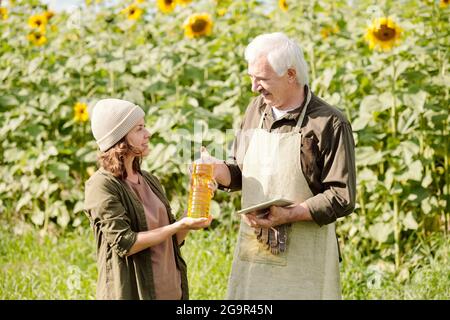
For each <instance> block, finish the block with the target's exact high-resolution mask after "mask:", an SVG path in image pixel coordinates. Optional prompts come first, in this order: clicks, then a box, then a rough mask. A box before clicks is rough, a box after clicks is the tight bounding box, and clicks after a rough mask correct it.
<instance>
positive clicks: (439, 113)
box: [0, 0, 450, 299]
mask: <svg viewBox="0 0 450 320" xmlns="http://www.w3.org/2000/svg"><path fill="white" fill-rule="evenodd" d="M449 13H450V9H449V1H446V0H397V1H394V0H392V1H390V0H382V1H369V0H359V1H358V0H334V1H333V0H321V1H319V0H285V1H283V0H279V1H277V0H248V1H233V0H123V1H99V0H90V1H87V0H86V1H85V3H84V4H83V5H80V6H79V7H78V8H76V9H74V10H72V11H70V12H66V11H62V12H57V11H52V9H51V8H50V7H48V6H47V5H45V4H44V3H42V2H41V1H39V0H15V1H12V0H10V1H0V39H1V43H0V92H1V94H0V137H1V139H0V142H1V143H0V164H1V165H0V221H1V225H2V228H1V229H0V239H1V242H2V244H1V246H0V266H1V267H0V283H1V284H0V299H17V298H20V299H22V298H23V299H33V298H41V299H42V298H44V299H48V298H52V299H54V298H56V299H91V298H93V297H94V296H95V277H96V273H95V248H94V246H93V239H92V236H91V235H90V233H89V222H88V220H87V218H86V216H85V214H84V213H83V199H84V182H85V181H86V180H87V179H88V178H89V176H90V175H92V173H93V172H94V171H95V170H96V168H97V164H96V157H97V146H96V144H95V142H94V139H93V136H92V134H91V131H90V124H89V111H90V108H91V107H92V106H93V105H94V104H95V102H96V101H98V100H99V99H102V98H107V97H115V98H120V99H126V100H130V101H132V102H134V103H136V104H138V105H140V106H142V107H143V109H144V110H145V112H146V114H147V116H146V122H147V127H148V129H149V131H150V132H151V134H152V137H151V140H150V144H151V147H150V149H151V151H150V155H149V157H147V158H146V159H145V160H144V162H143V168H144V169H146V170H150V171H152V172H153V173H154V174H155V175H156V176H158V177H159V178H160V180H161V183H162V185H163V186H164V187H165V189H166V192H167V195H168V197H169V200H170V201H171V205H172V207H173V209H174V212H176V213H177V214H178V215H180V214H181V213H182V212H183V211H184V210H185V209H186V207H187V193H188V179H189V177H188V169H187V168H188V165H189V163H190V161H192V160H194V159H195V158H196V157H197V156H198V151H199V149H200V146H201V145H204V146H206V147H207V149H208V150H210V151H211V153H212V154H213V155H215V156H217V157H221V158H225V157H226V156H227V155H228V153H229V149H230V145H231V143H232V140H233V129H236V128H238V126H239V123H240V120H241V119H242V116H243V113H244V111H245V109H246V107H247V105H248V103H249V102H250V100H251V98H252V97H253V96H254V95H253V93H252V92H251V85H250V79H249V77H248V75H247V65H246V62H245V60H244V58H243V52H244V49H245V47H246V45H247V44H248V43H249V42H250V41H251V40H252V39H253V38H254V37H255V36H257V35H258V34H261V33H269V32H275V31H282V32H284V33H286V34H287V35H288V36H290V37H292V38H293V39H295V40H297V41H298V43H299V44H300V45H301V47H302V48H303V51H304V54H305V58H306V61H307V63H308V65H309V69H310V73H309V76H310V79H311V80H310V87H311V89H312V91H313V92H314V93H315V94H316V95H318V96H319V97H321V98H323V99H324V100H325V101H327V102H328V103H329V104H331V105H334V106H336V107H337V108H338V109H340V110H341V111H343V112H344V114H345V115H346V116H347V118H348V119H349V120H350V122H351V124H352V128H353V131H354V138H355V141H356V162H357V186H358V189H357V207H356V209H355V212H354V213H353V214H351V215H349V216H348V217H345V218H343V219H340V220H338V223H337V226H338V237H339V242H340V245H341V250H342V252H343V259H344V260H343V262H342V264H341V267H342V286H343V294H344V298H346V299H373V298H386V297H387V298H392V299H396V298H398V299H408V298H419V299H427V298H434V299H448V297H450V282H449V280H448V279H449V278H450V267H449V265H450V263H449V261H448V258H449V244H450V242H449V238H448V232H449V231H450V226H449V218H450V216H449V212H450V210H449V200H450V199H449V194H450V181H449V120H450V116H449V109H450V108H449V98H450V97H449V82H450V75H449V65H450V64H449V61H450V59H449V48H450V37H449V20H450V15H449ZM212 207H213V215H214V217H215V220H214V221H213V224H212V225H211V227H210V228H208V229H207V230H203V231H199V232H194V233H192V234H191V235H190V239H189V241H187V243H186V246H185V248H184V249H183V250H184V251H183V254H184V255H185V257H186V260H187V263H188V268H189V269H188V272H189V273H188V274H189V278H190V281H191V296H192V298H193V299H222V298H224V295H225V290H226V285H227V276H228V273H229V270H230V264H231V259H232V253H233V250H234V245H235V241H236V234H237V226H238V222H239V221H238V219H237V218H236V217H235V214H234V212H235V211H236V210H237V209H240V193H225V192H216V194H215V197H214V200H213V205H212ZM86 230H87V231H86ZM19 243H20V244H22V245H18V244H19ZM37 244H40V245H41V246H44V247H45V246H46V245H47V246H48V247H49V248H53V247H54V246H55V244H57V245H58V244H61V245H60V246H59V249H58V251H56V253H55V254H59V257H60V258H61V259H60V260H61V261H59V262H58V259H56V258H52V259H50V258H49V257H48V255H47V254H46V253H45V250H43V249H42V248H38V247H40V246H39V245H37ZM62 248H66V249H62ZM64 250H66V251H64ZM69 250H70V251H71V252H72V253H71V254H69V253H68V252H67V251H69ZM72 250H73V251H72ZM58 252H59V253H58ZM36 253H39V254H36ZM20 259H23V260H20ZM69 259H70V264H71V265H70V266H71V268H72V269H67V268H66V266H65V264H64V260H65V261H69ZM47 260H48V261H52V262H51V263H52V266H53V265H55V266H56V267H54V268H55V269H49V270H53V272H54V273H53V276H52V275H50V274H46V276H42V274H39V273H27V270H28V269H27V268H25V269H24V271H23V272H22V273H18V272H17V268H18V266H19V265H21V266H22V267H21V268H23V265H27V264H30V265H32V264H36V263H42V264H43V265H47V266H48V264H46V262H45V261H47ZM58 263H59V265H58ZM71 270H72V271H71ZM73 270H75V271H73ZM76 270H79V271H76ZM80 270H81V271H80ZM58 272H59V273H58ZM77 272H79V274H83V275H84V276H85V277H87V278H83V277H82V279H81V281H78V280H80V279H79V278H76V277H75V278H76V279H78V280H77V281H78V282H77V281H75V282H74V281H72V282H70V283H69V284H68V282H67V281H68V280H67V279H69V278H70V277H71V276H73V274H77ZM43 274H45V270H43ZM55 274H57V276H55ZM39 277H41V278H39ZM58 277H59V278H58ZM205 277H206V279H207V280H206V281H205ZM75 278H73V277H72V278H70V279H75ZM58 279H59V280H58ZM58 281H59V282H58ZM74 283H75V284H74ZM426 284H427V285H429V286H435V287H436V288H438V289H436V290H435V291H433V289H430V288H428V287H426ZM424 286H425V287H424ZM389 287H390V288H391V289H390V290H394V291H391V294H387V293H386V291H385V290H388V289H387V288H389ZM43 288H47V290H44V289H43ZM70 288H71V289H70ZM73 288H76V289H77V290H78V291H77V290H75V289H73ZM392 288H394V289H392ZM405 288H406V289H405ZM418 288H420V290H422V291H420V290H419V291H420V292H417V289H418ZM69 289H70V290H72V289H73V290H72V291H70V290H69ZM74 290H75V291H74ZM39 292H40V293H39ZM46 292H47V293H46ZM68 292H72V293H73V294H71V293H68Z"/></svg>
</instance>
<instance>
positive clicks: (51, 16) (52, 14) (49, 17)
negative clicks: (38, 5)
mask: <svg viewBox="0 0 450 320" xmlns="http://www.w3.org/2000/svg"><path fill="white" fill-rule="evenodd" d="M54 15H55V13H54V12H53V11H51V10H48V11H45V12H44V16H45V18H47V21H50V19H51V18H53V16H54Z"/></svg>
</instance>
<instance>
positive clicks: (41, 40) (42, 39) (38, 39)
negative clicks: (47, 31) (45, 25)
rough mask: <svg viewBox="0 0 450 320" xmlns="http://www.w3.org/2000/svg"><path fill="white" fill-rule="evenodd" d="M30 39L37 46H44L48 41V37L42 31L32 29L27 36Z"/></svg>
mask: <svg viewBox="0 0 450 320" xmlns="http://www.w3.org/2000/svg"><path fill="white" fill-rule="evenodd" d="M27 38H28V41H30V42H31V43H32V44H34V45H35V46H38V47H39V46H42V45H44V44H46V43H47V37H46V36H45V35H44V34H43V33H41V32H40V31H32V32H30V33H29V34H28V36H27Z"/></svg>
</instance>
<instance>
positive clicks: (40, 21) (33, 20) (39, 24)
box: [28, 14, 47, 33]
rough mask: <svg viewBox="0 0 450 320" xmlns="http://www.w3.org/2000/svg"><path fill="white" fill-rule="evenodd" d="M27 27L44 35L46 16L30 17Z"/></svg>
mask: <svg viewBox="0 0 450 320" xmlns="http://www.w3.org/2000/svg"><path fill="white" fill-rule="evenodd" d="M28 25H29V26H30V27H31V28H33V29H39V31H40V32H42V33H45V27H46V25H47V16H46V15H45V14H40V15H35V16H31V17H30V18H29V19H28Z"/></svg>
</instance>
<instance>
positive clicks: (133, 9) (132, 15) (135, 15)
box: [121, 4, 143, 20]
mask: <svg viewBox="0 0 450 320" xmlns="http://www.w3.org/2000/svg"><path fill="white" fill-rule="evenodd" d="M121 12H122V13H124V14H126V15H127V19H128V20H138V19H139V18H140V17H141V15H142V12H143V10H142V9H141V8H139V7H138V6H137V5H135V4H131V5H129V6H128V7H126V8H125V9H123V10H122V11H121Z"/></svg>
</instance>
